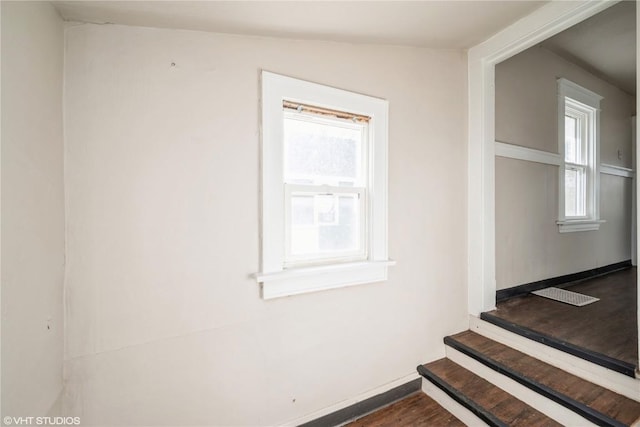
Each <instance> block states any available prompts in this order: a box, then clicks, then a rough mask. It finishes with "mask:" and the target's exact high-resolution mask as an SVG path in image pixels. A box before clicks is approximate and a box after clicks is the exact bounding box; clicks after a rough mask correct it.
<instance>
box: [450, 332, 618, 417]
mask: <svg viewBox="0 0 640 427" xmlns="http://www.w3.org/2000/svg"><path fill="white" fill-rule="evenodd" d="M472 333H473V332H472ZM485 338H486V337H485ZM486 339H487V340H490V339H489V338H486ZM444 343H445V344H446V345H448V346H450V347H451V348H454V349H456V350H458V351H460V352H462V353H463V354H465V355H467V356H469V357H471V358H472V359H474V360H476V361H478V362H480V363H482V364H483V365H485V366H487V367H489V368H491V369H493V370H494V371H496V372H498V373H499V374H502V375H504V376H506V377H508V378H511V379H512V380H514V381H516V382H517V383H519V384H521V385H523V386H525V387H527V388H529V389H531V390H533V391H535V392H536V393H538V394H540V395H542V396H544V397H546V398H548V399H550V400H553V401H554V402H556V403H558V404H560V405H562V406H564V407H565V408H567V409H569V410H571V411H573V412H575V413H577V414H579V415H580V416H582V417H584V418H585V419H587V420H589V421H591V422H593V423H595V424H597V425H600V426H611V427H624V426H626V424H624V423H621V422H620V421H618V420H616V419H614V418H611V417H609V416H608V415H605V414H603V413H601V412H600V411H597V410H595V409H592V408H590V407H589V406H588V405H585V404H584V403H582V402H579V401H577V400H575V399H573V398H571V397H569V396H567V395H566V394H563V393H560V392H559V391H557V390H555V389H553V388H551V387H548V386H546V385H544V384H541V383H539V382H537V381H535V380H533V379H531V378H528V377H526V376H524V375H521V374H520V373H518V372H517V371H515V370H513V369H511V368H509V367H508V366H505V365H503V364H502V363H500V362H497V361H495V360H494V359H491V358H489V357H487V356H485V355H483V354H482V353H480V352H478V351H476V350H475V349H473V348H471V347H468V346H467V345H465V344H463V343H461V342H459V341H457V340H456V339H455V338H454V337H451V336H448V337H445V338H444ZM514 351H518V350H515V349H514ZM520 353H521V352H520ZM530 357H533V356H530ZM541 362H542V361H541ZM542 363H546V362H542ZM557 369H560V368H557ZM569 375H573V374H569ZM574 376H575V375H574ZM585 381H586V380H585ZM598 387H600V386H598Z"/></svg>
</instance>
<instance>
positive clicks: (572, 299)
mask: <svg viewBox="0 0 640 427" xmlns="http://www.w3.org/2000/svg"><path fill="white" fill-rule="evenodd" d="M531 293H532V294H535V295H538V296H541V297H545V298H549V299H552V300H555V301H560V302H564V303H566V304H571V305H575V306H578V307H582V306H583V305H587V304H591V303H592V302H596V301H600V298H595V297H590V296H589V295H584V294H579V293H577V292H571V291H567V290H564V289H560V288H546V289H541V290H539V291H533V292H531Z"/></svg>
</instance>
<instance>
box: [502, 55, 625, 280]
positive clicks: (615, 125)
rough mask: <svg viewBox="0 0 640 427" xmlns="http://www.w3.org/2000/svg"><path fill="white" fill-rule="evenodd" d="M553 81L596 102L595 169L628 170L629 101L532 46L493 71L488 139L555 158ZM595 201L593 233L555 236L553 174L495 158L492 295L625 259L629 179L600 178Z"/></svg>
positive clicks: (551, 169) (554, 170)
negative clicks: (565, 82)
mask: <svg viewBox="0 0 640 427" xmlns="http://www.w3.org/2000/svg"><path fill="white" fill-rule="evenodd" d="M559 77H565V78H567V79H569V80H571V81H573V82H575V83H577V84H579V85H581V86H583V87H586V88H587V89H590V90H592V91H594V92H596V93H598V94H599V95H601V96H603V97H604V99H603V100H602V102H601V108H602V112H601V137H600V141H601V148H600V157H601V163H604V164H609V165H615V166H622V167H627V168H631V167H632V165H631V162H632V158H631V116H632V115H633V113H634V111H635V98H634V97H632V96H631V95H629V94H626V93H625V92H623V91H621V90H619V89H618V88H616V87H614V86H612V85H610V84H609V83H607V82H605V81H603V80H601V79H599V78H597V77H595V76H593V75H592V74H590V73H588V72H586V71H584V70H583V69H581V68H579V67H578V66H576V65H574V64H572V63H570V62H568V61H566V60H564V59H562V58H560V57H559V56H557V55H555V54H554V53H552V52H550V51H548V50H546V49H544V48H540V47H534V48H531V49H529V50H527V51H525V52H523V53H521V54H519V55H516V56H514V57H512V58H510V59H508V60H507V61H505V62H502V63H500V64H498V65H497V66H496V140H498V141H500V142H506V143H510V144H515V145H521V146H525V147H529V148H535V149H538V150H542V151H547V152H552V153H557V152H558V137H557V120H558V119H557V90H556V87H557V86H556V80H557V78H559ZM618 150H620V151H621V153H622V158H621V159H619V158H618ZM600 197H601V199H600V217H601V219H604V220H605V221H606V222H605V223H604V224H602V225H601V227H600V230H598V231H588V232H577V233H565V234H560V233H559V232H558V227H557V225H556V221H557V219H558V167H557V166H552V165H544V164H539V163H532V162H526V161H521V160H514V159H507V158H501V157H496V280H497V289H504V288H509V287H511V286H517V285H521V284H524V283H529V282H533V281H537V280H542V279H547V278H551V277H557V276H561V275H565V274H570V273H575V272H579V271H585V270H589V269H592V268H596V267H601V266H605V265H609V264H613V263H616V262H620V261H625V260H628V259H630V258H631V180H630V179H628V178H623V177H619V176H612V175H605V174H600Z"/></svg>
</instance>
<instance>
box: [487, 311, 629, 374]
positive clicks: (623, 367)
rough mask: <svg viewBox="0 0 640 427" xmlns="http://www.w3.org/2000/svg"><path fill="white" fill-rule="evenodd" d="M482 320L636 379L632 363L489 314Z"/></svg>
mask: <svg viewBox="0 0 640 427" xmlns="http://www.w3.org/2000/svg"><path fill="white" fill-rule="evenodd" d="M480 319H482V320H484V321H486V322H489V323H492V324H494V325H496V326H499V327H501V328H503V329H505V330H507V331H509V332H513V333H514V334H518V335H520V336H522V337H525V338H528V339H530V340H533V341H536V342H539V343H542V344H545V345H548V346H549V347H553V348H555V349H557V350H560V351H563V352H565V353H569V354H571V355H573V356H576V357H579V358H581V359H584V360H586V361H588V362H591V363H595V364H596V365H600V366H603V367H605V368H608V369H611V370H612V371H616V372H619V373H621V374H624V375H627V376H629V377H632V378H635V375H636V374H635V370H636V367H635V366H633V365H631V364H630V363H626V362H623V361H621V360H618V359H614V358H612V357H609V356H606V355H604V354H602V353H597V352H595V351H591V350H588V349H586V348H583V347H578V346H577V345H574V344H571V343H568V342H566V341H562V340H559V339H557V338H554V337H552V336H549V335H545V334H541V333H540V332H536V331H534V330H533V329H529V328H527V327H524V326H520V325H516V324H515V323H511V322H508V321H506V320H504V319H502V318H500V317H497V316H494V315H492V314H489V313H481V314H480Z"/></svg>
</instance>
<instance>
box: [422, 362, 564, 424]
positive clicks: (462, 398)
mask: <svg viewBox="0 0 640 427" xmlns="http://www.w3.org/2000/svg"><path fill="white" fill-rule="evenodd" d="M418 372H420V374H421V375H422V376H423V377H425V378H426V379H428V380H429V381H431V382H432V383H433V384H435V385H436V386H437V387H438V388H440V389H441V390H442V391H444V392H445V393H446V394H448V395H449V396H450V397H451V398H453V399H454V400H455V401H457V402H458V403H460V404H461V405H462V406H464V407H466V408H467V409H468V410H470V411H471V412H472V413H473V414H475V415H476V416H477V417H478V418H480V419H481V420H482V421H484V422H485V423H487V424H488V425H490V426H497V427H506V426H531V427H535V426H561V425H562V424H559V423H557V422H555V421H554V420H552V419H551V418H549V417H547V416H546V415H544V414H542V413H541V412H539V411H537V410H535V409H534V408H532V407H531V406H529V405H527V404H526V403H524V402H522V401H520V400H518V399H516V398H515V397H513V396H512V395H511V394H509V393H507V392H505V391H503V390H501V389H500V388H498V387H496V386H495V385H493V384H492V383H490V382H489V381H486V380H484V379H483V378H480V377H479V376H477V375H475V374H474V373H473V372H471V371H469V370H467V369H465V368H463V367H462V366H460V365H458V364H456V363H454V362H452V361H450V360H449V359H440V360H436V361H435V362H432V363H429V364H426V365H423V366H419V367H418Z"/></svg>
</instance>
